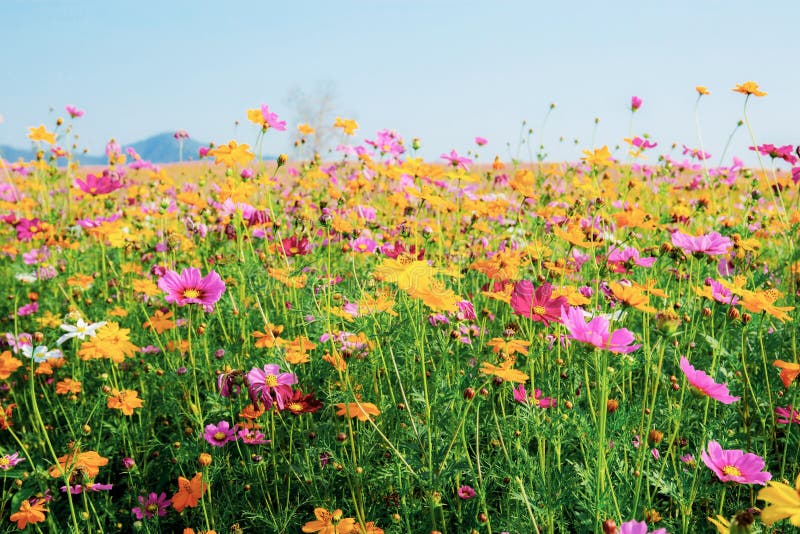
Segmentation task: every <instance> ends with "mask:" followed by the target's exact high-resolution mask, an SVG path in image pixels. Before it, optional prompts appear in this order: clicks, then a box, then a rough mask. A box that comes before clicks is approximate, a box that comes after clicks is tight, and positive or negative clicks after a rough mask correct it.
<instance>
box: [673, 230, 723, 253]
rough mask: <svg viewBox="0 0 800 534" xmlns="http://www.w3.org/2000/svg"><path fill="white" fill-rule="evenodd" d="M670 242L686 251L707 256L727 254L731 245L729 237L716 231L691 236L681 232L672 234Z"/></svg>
mask: <svg viewBox="0 0 800 534" xmlns="http://www.w3.org/2000/svg"><path fill="white" fill-rule="evenodd" d="M672 244H673V245H675V246H676V247H679V248H681V249H682V250H683V251H684V252H686V253H690V254H693V253H698V254H706V255H708V256H721V255H725V254H728V252H729V251H730V250H731V247H733V242H732V241H731V240H730V238H727V237H723V236H722V235H720V234H719V233H718V232H711V233H710V234H705V235H699V236H691V235H687V234H684V233H681V232H674V233H673V234H672Z"/></svg>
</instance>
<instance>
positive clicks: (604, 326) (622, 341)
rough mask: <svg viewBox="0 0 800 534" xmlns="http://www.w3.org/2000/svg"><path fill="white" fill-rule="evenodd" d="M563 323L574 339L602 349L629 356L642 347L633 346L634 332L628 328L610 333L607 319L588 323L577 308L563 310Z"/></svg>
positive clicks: (602, 318)
mask: <svg viewBox="0 0 800 534" xmlns="http://www.w3.org/2000/svg"><path fill="white" fill-rule="evenodd" d="M561 322H562V323H564V326H566V327H567V330H569V334H570V337H571V338H572V339H575V340H577V341H582V342H583V343H589V344H590V345H594V346H595V347H598V348H601V349H607V350H610V351H611V352H616V353H624V354H627V353H630V352H633V351H635V350H637V349H638V348H639V347H641V345H631V343H633V341H634V336H633V332H631V331H630V330H628V329H627V328H620V329H618V330H614V331H613V332H610V331H609V327H610V323H609V321H608V319H607V318H605V317H602V316H598V317H593V318H592V319H591V320H590V321H589V322H588V323H587V322H586V320H585V319H584V315H583V311H582V310H581V309H580V308H578V307H575V306H567V307H564V308H562V310H561Z"/></svg>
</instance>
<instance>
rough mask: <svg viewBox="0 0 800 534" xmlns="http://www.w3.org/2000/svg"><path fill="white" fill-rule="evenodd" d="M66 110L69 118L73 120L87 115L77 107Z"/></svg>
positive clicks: (68, 107)
mask: <svg viewBox="0 0 800 534" xmlns="http://www.w3.org/2000/svg"><path fill="white" fill-rule="evenodd" d="M64 109H66V111H67V113H69V116H70V117H72V118H73V119H77V118H79V117H83V114H84V113H85V112H84V111H83V110H82V109H78V108H77V107H75V106H67V107H66V108H64Z"/></svg>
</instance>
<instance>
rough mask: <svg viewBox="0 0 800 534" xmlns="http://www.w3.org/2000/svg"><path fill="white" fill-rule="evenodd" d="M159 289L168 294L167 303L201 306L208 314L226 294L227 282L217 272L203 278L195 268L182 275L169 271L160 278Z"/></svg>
mask: <svg viewBox="0 0 800 534" xmlns="http://www.w3.org/2000/svg"><path fill="white" fill-rule="evenodd" d="M158 287H159V288H161V290H162V291H164V292H165V293H166V294H167V295H166V296H165V297H164V300H166V301H167V302H174V303H175V304H177V305H178V306H186V305H187V304H200V305H201V306H203V309H204V310H205V311H207V312H212V311H214V304H216V303H217V301H218V300H219V299H220V297H221V296H222V294H223V293H224V292H225V282H223V281H222V278H220V276H219V275H218V274H217V273H216V272H215V271H211V272H210V273H208V274H207V275H206V276H205V277H203V278H201V277H200V270H199V269H195V268H194V267H189V268H187V269H184V270H183V271H182V272H181V274H180V275H178V273H176V272H175V271H167V272H166V273H165V274H164V276H162V277H161V278H159V280H158Z"/></svg>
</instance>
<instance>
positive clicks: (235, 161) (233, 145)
mask: <svg viewBox="0 0 800 534" xmlns="http://www.w3.org/2000/svg"><path fill="white" fill-rule="evenodd" d="M259 113H260V111H259ZM208 155H209V156H214V160H215V163H221V164H223V165H225V166H226V167H235V166H236V165H247V164H248V163H250V161H252V159H253V158H254V156H253V153H252V152H250V145H244V144H243V145H240V144H238V143H237V142H236V141H230V142H229V143H228V144H227V145H220V146H218V147H217V148H215V149H213V150H210V151H209V152H208Z"/></svg>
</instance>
